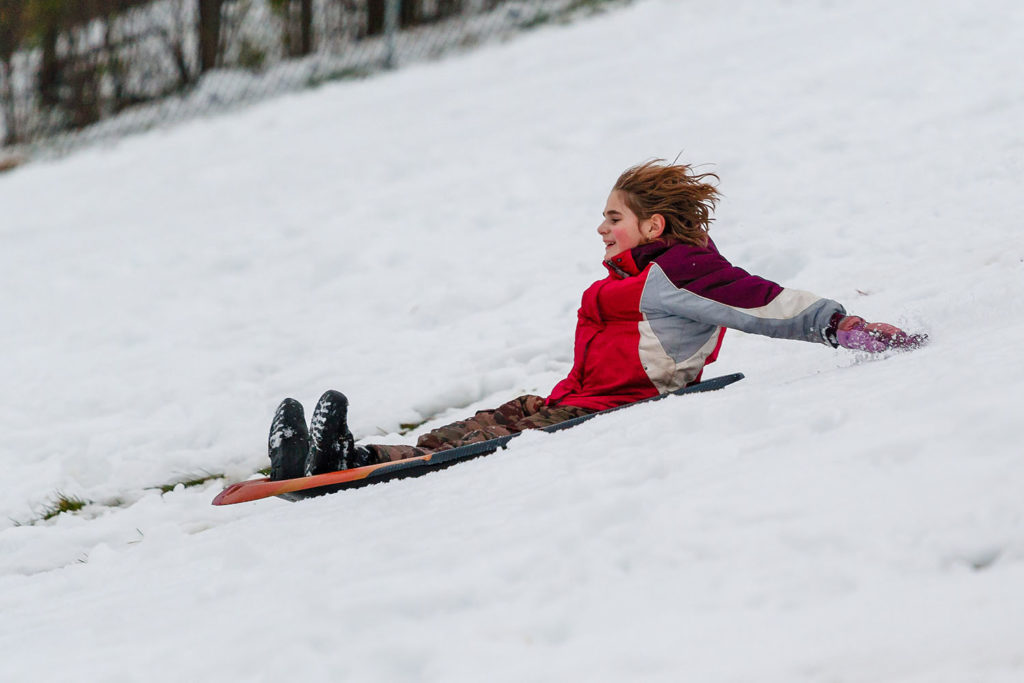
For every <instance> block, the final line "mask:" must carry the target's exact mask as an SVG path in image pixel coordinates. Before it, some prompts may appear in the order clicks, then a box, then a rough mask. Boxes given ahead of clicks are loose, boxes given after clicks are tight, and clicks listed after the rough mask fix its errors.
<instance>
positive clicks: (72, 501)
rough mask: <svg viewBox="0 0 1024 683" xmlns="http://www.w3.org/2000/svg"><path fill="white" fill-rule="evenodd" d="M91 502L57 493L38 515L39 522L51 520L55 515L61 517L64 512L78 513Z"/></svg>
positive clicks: (60, 492)
mask: <svg viewBox="0 0 1024 683" xmlns="http://www.w3.org/2000/svg"><path fill="white" fill-rule="evenodd" d="M91 502H92V501H88V500H85V499H83V498H79V497H78V496H72V495H68V494H66V493H64V492H62V491H57V493H55V494H54V498H53V500H52V501H50V502H49V503H47V504H46V506H45V507H44V508H43V510H42V512H40V513H39V518H38V519H39V521H42V522H45V521H47V520H50V519H53V518H54V517H56V516H57V515H62V514H64V513H65V512H78V511H79V510H81V509H82V508H84V507H85V506H86V505H89V503H91Z"/></svg>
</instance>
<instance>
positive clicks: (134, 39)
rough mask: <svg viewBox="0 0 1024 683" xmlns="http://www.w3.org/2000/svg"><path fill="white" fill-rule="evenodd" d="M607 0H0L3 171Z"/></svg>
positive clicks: (464, 44) (428, 54) (463, 44)
mask: <svg viewBox="0 0 1024 683" xmlns="http://www.w3.org/2000/svg"><path fill="white" fill-rule="evenodd" d="M616 1H618V2H622V1H623V0H0V170H3V167H4V165H5V164H7V165H13V163H14V162H12V161H11V160H12V159H15V158H17V157H22V158H27V157H29V156H36V155H39V154H46V153H61V152H63V151H66V150H67V149H69V148H70V147H73V146H76V145H79V144H82V143H87V142H92V141H95V140H98V139H104V138H110V137H119V136H122V135H125V134H128V133H131V132H135V131H139V130H144V129H147V128H150V127H153V126H156V125H159V124H162V123H165V122H169V121H174V120H180V119H183V118H188V117H192V116H196V115H199V114H203V113H208V112H211V111H216V110H220V109H224V108H227V107H231V106H237V105H239V104H242V103H246V102H251V101H255V100H260V99H264V98H266V97H269V96H272V95H276V94H280V93H283V92H287V91H294V90H298V89H302V88H306V87H310V86H315V85H318V84H320V83H323V82H326V81H331V80H336V79H345V78H362V77H365V76H368V75H370V74H372V73H374V72H376V71H379V70H382V69H387V68H395V67H399V66H401V65H402V64H406V63H409V62H414V61H420V60H423V59H429V58H434V57H437V56H439V55H441V54H444V53H446V52H450V51H452V50H455V49H465V48H468V47H472V46H475V45H477V44H480V43H482V42H486V41H491V40H495V39H498V38H500V37H503V36H507V35H510V34H513V33H516V32H519V31H523V30H526V29H529V28H531V27H534V26H538V25H542V24H546V23H549V22H551V21H559V20H566V19H568V18H569V17H571V16H574V15H575V14H577V13H580V12H586V11H593V10H597V9H600V8H602V7H603V6H605V5H608V4H611V3H614V2H616ZM5 157H6V159H7V161H6V162H5Z"/></svg>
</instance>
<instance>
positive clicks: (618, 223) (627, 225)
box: [597, 190, 664, 261]
mask: <svg viewBox="0 0 1024 683" xmlns="http://www.w3.org/2000/svg"><path fill="white" fill-rule="evenodd" d="M657 219H661V221H658V220H657ZM659 222H660V223H661V225H660V226H659ZM663 230H664V219H662V217H661V216H660V215H658V214H655V215H654V216H652V217H651V218H648V219H647V220H643V221H641V220H640V219H639V218H637V217H636V214H635V213H633V212H632V211H631V210H630V208H629V206H627V205H626V198H625V196H624V194H623V192H622V191H621V190H612V193H611V194H610V195H608V201H607V202H605V205H604V221H602V222H601V225H599V226H597V234H599V235H600V236H601V239H602V240H604V258H605V260H606V261H607V260H608V259H610V258H611V257H613V256H615V255H616V254H621V253H622V252H624V251H627V250H629V249H632V248H633V247H636V246H639V245H641V244H646V243H647V242H650V241H652V240H654V239H656V238H658V237H660V236H661V233H662V231H663Z"/></svg>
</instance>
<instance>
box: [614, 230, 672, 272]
mask: <svg viewBox="0 0 1024 683" xmlns="http://www.w3.org/2000/svg"><path fill="white" fill-rule="evenodd" d="M671 246H672V244H671V243H670V242H667V241H664V240H658V241H656V242H651V243H650V244H641V245H640V246H638V247H633V248H632V249H630V250H629V251H624V252H622V253H621V254H616V255H615V256H613V257H612V258H610V259H608V260H607V261H605V262H604V267H605V268H607V269H608V272H609V273H611V274H612V275H613V276H615V277H617V278H619V279H625V278H627V277H632V276H634V275H639V274H640V273H641V272H643V270H644V268H646V267H647V266H648V265H649V264H650V263H651V261H653V260H654V259H656V258H658V257H659V256H661V255H662V254H664V253H665V252H666V251H667V250H668V249H669V247H671Z"/></svg>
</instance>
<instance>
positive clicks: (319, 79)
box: [306, 66, 378, 88]
mask: <svg viewBox="0 0 1024 683" xmlns="http://www.w3.org/2000/svg"><path fill="white" fill-rule="evenodd" d="M376 71H378V69H374V68H372V67H369V66H348V67H345V68H344V69H336V70H332V71H326V72H322V73H318V74H314V75H312V76H310V77H309V79H308V80H307V81H306V85H307V86H309V87H310V88H315V87H317V86H318V85H323V84H324V83H329V82H331V81H355V80H362V79H364V78H369V77H370V76H372V75H373V74H374V72H376Z"/></svg>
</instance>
